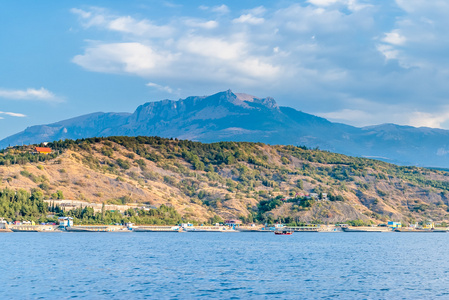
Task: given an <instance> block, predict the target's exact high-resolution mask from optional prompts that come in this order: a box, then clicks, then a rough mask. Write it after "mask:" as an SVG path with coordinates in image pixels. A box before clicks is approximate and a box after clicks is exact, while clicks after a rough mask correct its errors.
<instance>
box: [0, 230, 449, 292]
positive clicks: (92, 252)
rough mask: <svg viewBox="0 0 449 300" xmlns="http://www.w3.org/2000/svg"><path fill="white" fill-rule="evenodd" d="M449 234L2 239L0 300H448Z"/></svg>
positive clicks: (105, 235)
mask: <svg viewBox="0 0 449 300" xmlns="http://www.w3.org/2000/svg"><path fill="white" fill-rule="evenodd" d="M448 245H449V234H446V233H421V234H419V233H294V234H293V235H292V236H276V235H274V234H272V233H150V232H145V233H144V232H142V233H137V232H134V233H1V234H0V247H1V256H0V299H71V298H79V299H435V298H441V299H449V260H448V258H449V254H448Z"/></svg>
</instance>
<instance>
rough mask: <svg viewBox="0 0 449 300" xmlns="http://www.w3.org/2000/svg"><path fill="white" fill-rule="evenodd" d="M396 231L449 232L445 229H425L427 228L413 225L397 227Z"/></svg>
mask: <svg viewBox="0 0 449 300" xmlns="http://www.w3.org/2000/svg"><path fill="white" fill-rule="evenodd" d="M394 231H395V232H415V233H426V232H427V233H430V232H434V233H438V232H439V233H444V232H448V231H447V230H444V229H433V228H431V229H425V228H413V227H402V228H396V229H395V230H394Z"/></svg>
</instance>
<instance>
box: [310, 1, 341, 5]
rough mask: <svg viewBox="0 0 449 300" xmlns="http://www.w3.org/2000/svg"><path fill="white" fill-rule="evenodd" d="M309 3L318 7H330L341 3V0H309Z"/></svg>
mask: <svg viewBox="0 0 449 300" xmlns="http://www.w3.org/2000/svg"><path fill="white" fill-rule="evenodd" d="M308 2H309V3H312V4H313V5H317V6H329V5H332V4H335V3H338V2H341V0H309V1H308Z"/></svg>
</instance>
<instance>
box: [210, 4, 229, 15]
mask: <svg viewBox="0 0 449 300" xmlns="http://www.w3.org/2000/svg"><path fill="white" fill-rule="evenodd" d="M211 11H213V12H216V13H220V14H227V13H229V12H230V10H229V7H227V6H226V5H224V4H222V5H218V6H214V7H212V8H211Z"/></svg>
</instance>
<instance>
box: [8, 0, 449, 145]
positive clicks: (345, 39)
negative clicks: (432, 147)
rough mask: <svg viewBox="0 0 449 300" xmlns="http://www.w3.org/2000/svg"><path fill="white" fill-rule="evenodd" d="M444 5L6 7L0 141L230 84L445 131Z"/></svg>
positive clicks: (448, 62) (297, 102)
mask: <svg viewBox="0 0 449 300" xmlns="http://www.w3.org/2000/svg"><path fill="white" fill-rule="evenodd" d="M447 16H449V1H446V0H432V1H425V0H384V1H378V0H302V1H287V0H285V1H284V0H279V1H263V0H258V1H251V0H248V1H245V0H240V1H214V0H209V1H196V0H191V1H173V0H172V1H153V0H128V1H95V0H89V1H77V0H74V1H46V0H41V1H31V0H29V1H27V0H24V1H2V2H0V139H1V138H4V137H6V136H9V135H11V134H14V133H17V132H19V131H22V130H24V129H25V128H26V127H29V126H33V125H40V124H48V123H52V122H56V121H60V120H63V119H67V118H71V117H76V116H79V115H82V114H87V113H92V112H98V111H103V112H133V111H134V110H135V109H136V108H137V106H139V105H141V104H143V103H145V102H149V101H157V100H162V99H173V100H177V99H180V98H185V97H188V96H201V95H210V94H214V93H217V92H220V91H224V90H228V89H231V90H233V91H234V92H242V93H248V94H252V95H255V96H257V97H267V96H270V97H273V98H275V100H276V102H277V103H278V104H279V105H281V106H291V107H293V108H295V109H297V110H301V111H304V112H307V113H311V114H315V115H319V116H322V117H325V118H327V119H329V120H331V121H335V122H341V123H346V124H349V125H353V126H359V127H360V126H368V125H375V124H382V123H396V124H401V125H411V126H416V127H420V126H426V127H435V128H443V129H449V101H448V100H449V84H448V82H449V80H448V79H449V55H448V53H449V30H447V28H449V18H448V17H447Z"/></svg>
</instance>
